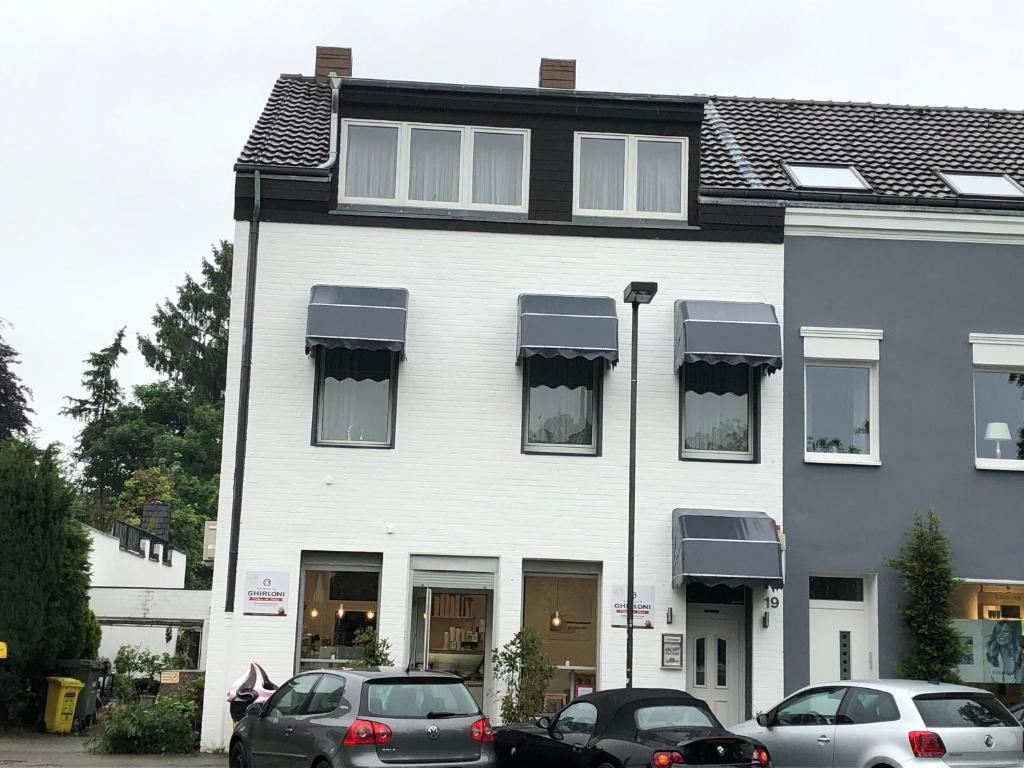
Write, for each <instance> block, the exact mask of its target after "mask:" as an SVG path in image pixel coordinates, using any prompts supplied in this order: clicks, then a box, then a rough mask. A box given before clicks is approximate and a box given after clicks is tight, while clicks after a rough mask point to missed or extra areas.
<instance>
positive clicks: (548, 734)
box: [494, 688, 771, 768]
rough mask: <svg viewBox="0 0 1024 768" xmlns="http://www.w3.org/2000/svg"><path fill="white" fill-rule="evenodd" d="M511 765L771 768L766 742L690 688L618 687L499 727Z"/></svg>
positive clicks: (500, 746) (504, 757)
mask: <svg viewBox="0 0 1024 768" xmlns="http://www.w3.org/2000/svg"><path fill="white" fill-rule="evenodd" d="M494 746H495V749H496V751H497V754H498V765H499V766H503V767H504V768H627V767H628V768H672V766H676V765H687V766H698V765H714V766H744V768H750V767H751V766H755V768H769V766H770V765H771V759H770V757H769V756H768V750H766V749H765V748H764V746H763V745H762V744H760V743H759V742H757V741H754V740H753V739H748V738H746V737H745V736H737V735H736V734H734V733H729V731H727V730H725V728H724V727H722V724H721V723H720V722H718V719H717V718H716V717H715V716H714V715H713V714H712V713H711V710H710V709H708V705H707V704H705V703H704V702H703V701H701V700H700V699H695V698H694V697H693V696H690V695H689V694H687V693H684V692H682V691H673V690H668V689H664V688H617V689H613V690H608V691H598V692H596V693H591V694H589V695H587V696H581V697H580V698H578V699H576V700H575V701H574V702H572V703H571V704H569V705H568V706H566V707H565V708H564V709H562V711H561V712H559V713H558V714H556V715H553V716H552V717H550V718H548V717H542V718H540V720H538V721H537V722H532V723H520V724H518V725H508V726H504V727H501V728H498V729H497V730H496V731H495V734H494Z"/></svg>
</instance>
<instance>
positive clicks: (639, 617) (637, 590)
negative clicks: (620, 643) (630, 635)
mask: <svg viewBox="0 0 1024 768" xmlns="http://www.w3.org/2000/svg"><path fill="white" fill-rule="evenodd" d="M628 609H629V604H628V603H627V602H626V585H625V584H612V608H611V624H612V626H613V627H625V626H626V612H627V610H628ZM633 629H654V587H653V586H638V585H634V587H633Z"/></svg>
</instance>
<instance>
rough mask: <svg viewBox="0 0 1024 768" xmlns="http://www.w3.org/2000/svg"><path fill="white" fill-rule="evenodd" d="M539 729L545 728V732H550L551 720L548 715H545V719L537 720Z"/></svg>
mask: <svg viewBox="0 0 1024 768" xmlns="http://www.w3.org/2000/svg"><path fill="white" fill-rule="evenodd" d="M537 727H538V728H543V729H544V730H545V731H547V730H549V729H550V728H551V718H550V717H548V716H547V715H544V717H541V718H538V719H537Z"/></svg>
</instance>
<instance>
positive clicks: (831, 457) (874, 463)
mask: <svg viewBox="0 0 1024 768" xmlns="http://www.w3.org/2000/svg"><path fill="white" fill-rule="evenodd" d="M804 463H805V464H853V465H855V466H860V467H880V466H882V462H881V461H880V460H878V459H875V458H872V457H871V456H861V455H859V454H855V453H854V454H851V453H804Z"/></svg>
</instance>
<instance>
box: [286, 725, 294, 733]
mask: <svg viewBox="0 0 1024 768" xmlns="http://www.w3.org/2000/svg"><path fill="white" fill-rule="evenodd" d="M294 730H295V729H294V728H292V727H291V726H290V725H289V726H288V727H287V728H285V729H284V735H285V736H289V735H291V732H292V731H294Z"/></svg>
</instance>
